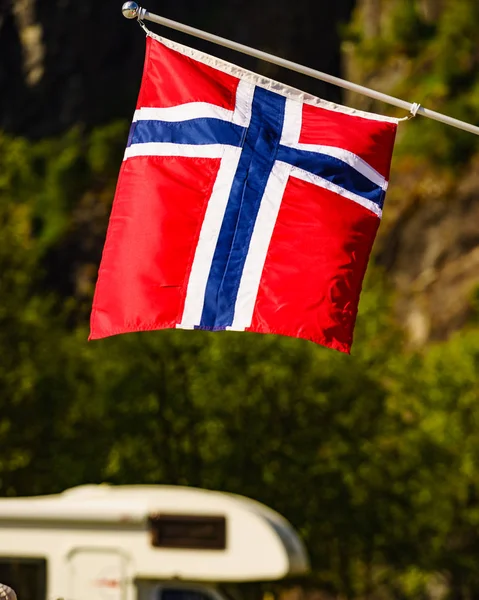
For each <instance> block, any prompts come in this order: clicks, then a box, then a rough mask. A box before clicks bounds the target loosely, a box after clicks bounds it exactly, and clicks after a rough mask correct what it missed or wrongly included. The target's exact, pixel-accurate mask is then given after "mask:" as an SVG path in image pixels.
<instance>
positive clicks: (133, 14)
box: [122, 2, 479, 135]
mask: <svg viewBox="0 0 479 600" xmlns="http://www.w3.org/2000/svg"><path fill="white" fill-rule="evenodd" d="M122 12H123V15H124V16H125V17H126V18H127V19H138V20H139V21H144V20H146V21H152V22H153V23H158V24H159V25H164V26H165V27H169V28H170V29H176V30H177V31H181V32H183V33H187V34H189V35H192V36H194V37H197V38H200V39H202V40H206V41H208V42H213V43H214V44H218V45H220V46H224V47H225V48H230V49H231V50H236V51H237V52H242V53H243V54H248V55H249V56H254V57H255V58H259V59H260V60H265V61H266V62H270V63H272V64H274V65H278V66H280V67H284V68H286V69H290V70H291V71H296V72H297V73H302V74H303V75H308V76H309V77H313V78H314V79H320V80H321V81H326V82H327V83H331V84H332V85H336V86H338V87H341V88H344V89H346V90H350V91H351V92H356V93H358V94H362V95H363V96H368V97H369V98H374V99H375V100H380V101H381V102H385V103H386V104H392V105H393V106H397V107H398V108H402V109H404V110H407V111H412V110H413V109H414V108H415V107H416V108H417V105H416V104H413V103H411V102H406V101H405V100H400V99H399V98H394V97H393V96H389V95H388V94H383V93H381V92H376V91H375V90H371V89H370V88H367V87H364V86H362V85H358V84H357V83H351V82H350V81H346V80H345V79H340V78H339V77H334V76H333V75H328V74H327V73H322V72H321V71H316V70H315V69H310V68H309V67H304V66H303V65H300V64H298V63H295V62H292V61H290V60H286V59H284V58H280V57H279V56H274V54H268V53H267V52H263V51H261V50H256V49H255V48H250V47H249V46H245V45H243V44H239V43H238V42H233V41H231V40H227V39H226V38H222V37H220V36H218V35H214V34H213V33H207V32H206V31H202V30H201V29H196V28H195V27H190V26H189V25H183V24H182V23H178V22H177V21H172V20H171V19H167V18H166V17H160V16H159V15H154V14H152V13H150V12H148V11H147V10H146V9H145V8H141V7H140V6H138V4H137V3H136V2H125V4H123V7H122ZM417 114H418V115H422V116H423V117H428V118H429V119H434V120H435V121H440V122H441V123H445V124H446V125H451V126H452V127H457V128H458V129H463V130H464V131H468V132H469V133H474V134H475V135H479V127H477V126H476V125H471V124H470V123H466V122H465V121H460V120H459V119H454V118H452V117H448V116H446V115H443V114H441V113H438V112H436V111H434V110H429V109H428V108H424V107H423V106H419V108H418V109H417Z"/></svg>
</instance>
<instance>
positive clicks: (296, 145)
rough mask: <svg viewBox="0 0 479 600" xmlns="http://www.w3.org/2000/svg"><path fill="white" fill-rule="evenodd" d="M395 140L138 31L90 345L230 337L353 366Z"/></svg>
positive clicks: (376, 123)
mask: <svg viewBox="0 0 479 600" xmlns="http://www.w3.org/2000/svg"><path fill="white" fill-rule="evenodd" d="M396 128H397V120H396V119H392V118H388V117H381V116H379V115H374V114H371V113H364V112H360V111H356V110H353V109H349V108H346V107H343V106H337V105H334V104H331V103H328V102H325V101H323V100H320V99H318V98H314V97H312V96H308V95H307V94H304V93H302V92H299V91H298V90H295V89H292V88H289V87H287V86H284V85H282V84H279V83H276V82H274V81H272V80H269V79H265V78H262V77H261V76H259V75H256V74H254V73H251V72H248V71H245V70H243V69H241V68H239V67H236V66H234V65H231V64H229V63H225V62H223V61H220V60H219V59H216V58H213V57H211V56H209V55H205V54H203V53H200V52H198V51H195V50H192V49H190V48H186V47H184V46H180V45H178V44H175V43H173V42H170V41H167V40H164V39H161V38H156V36H154V35H153V34H149V35H148V37H147V51H146V60H145V68H144V74H143V80H142V84H141V90H140V93H139V98H138V103H137V108H136V111H135V115H134V119H133V124H132V127H131V130H130V135H129V139H128V145H127V149H126V152H125V157H124V161H123V164H122V167H121V171H120V176H119V180H118V185H117V190H116V195H115V199H114V203H113V209H112V213H111V217H110V223H109V228H108V233H107V238H106V242H105V247H104V251H103V257H102V261H101V266H100V271H99V276H98V282H97V286H96V291H95V297H94V302H93V309H92V315H91V333H90V339H97V338H103V337H106V336H110V335H115V334H120V333H127V332H133V331H149V330H155V329H166V328H183V329H206V330H212V331H216V330H236V331H254V332H258V333H275V334H282V335H288V336H294V337H298V338H305V339H308V340H311V341H313V342H316V343H319V344H322V345H324V346H327V347H330V348H334V349H336V350H340V351H342V352H347V353H349V352H350V348H351V344H352V338H353V330H354V324H355V320H356V314H357V309H358V302H359V296H360V292H361V286H362V282H363V277H364V274H365V271H366V267H367V263H368V259H369V255H370V252H371V248H372V245H373V242H374V239H375V236H376V232H377V229H378V226H379V223H380V218H381V215H382V207H383V202H384V196H385V192H386V188H387V183H388V177H389V168H390V162H391V156H392V151H393V145H394V139H395V134H396Z"/></svg>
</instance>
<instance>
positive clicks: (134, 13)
mask: <svg viewBox="0 0 479 600" xmlns="http://www.w3.org/2000/svg"><path fill="white" fill-rule="evenodd" d="M139 8H140V7H139V6H138V4H137V3H136V2H125V4H123V6H122V7H121V12H122V13H123V16H124V17H126V18H127V19H136V18H137V17H138V9H139Z"/></svg>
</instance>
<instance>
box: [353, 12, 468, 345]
mask: <svg viewBox="0 0 479 600" xmlns="http://www.w3.org/2000/svg"><path fill="white" fill-rule="evenodd" d="M406 6H407V7H408V9H411V12H412V11H414V13H415V14H416V15H417V16H418V17H419V20H420V22H421V24H422V27H423V28H424V33H423V35H422V39H421V35H418V37H419V39H421V43H420V44H418V45H417V46H416V47H414V46H413V48H414V51H413V52H411V53H410V54H409V55H408V53H407V52H406V51H404V49H403V48H401V45H397V46H396V47H395V49H394V51H391V50H389V51H388V43H389V39H390V38H389V39H388V36H391V30H392V29H393V28H394V27H396V29H397V28H398V27H400V26H402V24H401V23H399V25H398V21H399V19H398V16H403V15H401V14H400V13H399V12H398V10H397V8H398V7H399V8H400V9H401V10H402V9H403V8H404V9H405V8H406ZM446 10H450V11H452V14H451V13H446V12H445V11H446ZM394 11H396V12H394ZM474 11H476V13H477V12H478V9H477V4H476V3H475V0H473V1H471V2H469V0H463V1H461V3H460V5H459V4H457V5H454V4H448V3H447V2H444V0H411V1H408V2H407V3H406V2H404V3H403V2H402V0H358V1H357V3H356V7H355V13H354V17H353V18H354V22H355V23H356V27H357V28H358V30H359V31H360V36H361V39H362V41H361V43H362V50H363V56H368V55H367V51H368V49H370V48H371V47H372V44H371V41H372V42H373V43H374V44H375V45H376V48H377V47H379V48H381V50H380V54H379V65H380V67H372V68H371V66H370V64H371V63H369V64H368V60H367V59H366V60H364V59H363V61H362V62H361V60H358V56H357V54H358V52H357V45H355V43H354V42H353V43H351V42H345V43H344V44H343V55H344V61H343V65H344V70H345V74H346V76H347V77H348V78H350V79H352V80H353V81H356V82H358V83H362V84H363V85H366V86H369V87H372V88H375V89H378V90H380V91H383V92H386V93H391V94H393V95H400V96H401V97H403V99H405V100H409V101H410V102H413V101H416V102H417V101H419V102H423V103H424V105H425V106H426V107H427V108H431V109H436V110H439V112H446V114H448V113H449V114H451V116H459V118H463V119H464V120H470V121H471V120H472V122H474V113H473V112H470V113H469V114H467V111H465V112H466V114H464V115H463V116H461V115H457V112H456V114H455V113H454V112H453V111H454V109H455V110H456V111H457V110H458V107H459V109H460V107H461V102H462V106H465V105H466V101H465V100H462V98H466V95H467V93H469V89H472V90H474V88H473V85H474V81H475V77H476V74H477V67H478V65H479V54H478V53H477V44H476V45H475V50H474V47H473V46H472V45H471V47H470V48H469V47H468V48H467V50H466V51H464V52H462V50H461V46H460V44H461V40H462V39H464V38H465V37H467V36H466V34H465V33H464V30H465V29H466V28H467V27H468V24H467V17H464V16H463V15H469V14H471V13H473V12H474ZM409 14H411V13H409ZM457 15H459V16H457ZM451 16H453V17H455V18H457V23H455V22H453V19H451V18H450V17H451ZM461 19H462V21H461ZM441 20H442V21H441ZM409 27H410V25H409ZM434 28H437V29H436V30H435V36H436V38H435V39H434V42H433V43H431V44H429V45H428V37H427V36H428V33H429V32H431V31H433V30H434ZM410 31H411V27H410V29H409V31H408V32H407V34H406V36H407V35H410V36H411V37H412V34H411V33H410ZM439 35H442V36H443V37H442V38H441V44H442V46H441V44H440V43H439V42H438V40H439V37H438V36H439ZM454 36H455V37H454ZM431 39H432V38H431ZM447 43H449V44H450V46H448V45H447ZM433 44H435V45H433ZM364 50H366V52H364ZM370 56H371V55H369V57H370ZM453 57H456V58H453ZM459 57H461V61H462V63H463V64H462V66H461V68H462V69H463V72H464V75H462V73H461V77H462V79H461V78H460V77H459V75H458V73H459V72H460V70H459V69H458V70H457V72H454V73H453V75H454V77H455V78H456V79H457V81H460V82H461V83H460V87H458V84H456V85H454V84H452V85H451V87H450V89H449V90H447V85H448V84H449V82H448V79H447V77H445V76H443V75H442V73H441V72H440V70H439V68H438V70H437V71H435V70H434V69H435V67H436V65H437V64H438V63H440V61H442V63H441V65H442V66H441V67H440V68H442V69H443V70H444V71H446V68H449V69H452V67H451V62H450V61H451V59H452V61H456V64H459ZM445 60H447V61H449V64H447V65H446V67H444V64H445V63H444V61H445ZM418 73H419V77H418ZM421 74H422V76H421ZM441 76H443V80H441ZM434 77H436V81H438V82H440V85H441V86H443V87H442V88H439V87H436V88H432V91H429V90H428V88H427V87H426V86H421V80H422V81H427V80H429V81H431V80H433V78H434ZM418 81H419V83H418ZM452 81H454V78H452ZM456 88H458V89H456ZM398 90H399V91H398ZM414 90H418V92H419V93H422V94H427V93H428V92H429V93H430V95H431V96H432V100H431V99H430V98H429V97H426V99H424V96H421V97H416V96H415V97H408V96H403V94H404V93H405V94H408V95H410V96H414V95H415V94H416V92H415V91H414ZM436 90H439V91H436ZM435 94H436V95H435ZM475 95H476V94H475V92H474V91H473V93H472V97H474V96H475ZM448 98H449V100H450V106H449V105H446V107H445V108H444V109H443V110H441V109H442V108H443V107H442V105H441V103H442V101H446V102H447V99H448ZM345 101H346V103H350V104H353V105H354V106H357V107H358V108H363V109H364V110H374V109H378V107H377V106H375V104H374V102H373V101H371V100H369V99H368V98H365V97H358V96H355V95H349V96H346V98H345ZM431 103H432V104H431ZM451 106H452V108H451ZM379 110H381V111H385V112H387V114H393V112H394V109H392V108H391V107H381V108H379ZM397 114H398V113H397ZM476 115H477V113H476ZM476 118H477V117H476ZM421 120H424V117H417V118H416V119H415V120H414V121H409V122H407V123H404V124H400V127H399V131H398V142H399V143H398V144H397V146H400V143H401V139H403V135H404V134H405V133H406V128H407V129H408V133H409V136H410V137H409V139H410V140H411V138H414V137H416V138H417V137H420V136H421V135H423V133H424V131H425V130H424V129H421V128H420V127H422V125H424V123H420V121H421ZM429 123H431V121H429ZM476 124H477V122H476ZM440 127H441V128H442V130H441V132H440V136H441V137H440V138H439V137H438V136H437V135H436V136H435V137H434V136H432V137H430V139H429V140H428V142H427V150H426V156H421V155H419V154H420V153H417V155H416V153H415V152H414V148H416V147H417V146H419V144H415V143H414V140H413V143H412V144H411V143H410V148H411V149H410V150H409V151H406V152H402V153H401V152H400V153H399V156H397V157H396V159H395V160H393V169H392V173H391V181H390V186H389V191H388V196H387V198H386V206H385V211H384V220H383V224H382V226H381V228H380V234H379V239H378V243H377V244H376V246H375V250H374V252H375V258H376V260H377V261H378V262H379V263H380V264H382V265H383V266H385V267H386V269H387V270H388V272H389V273H390V275H391V278H392V280H393V282H394V284H395V287H396V290H397V297H398V300H397V310H398V315H399V317H400V319H401V321H402V322H403V323H404V324H405V326H406V328H407V330H408V333H409V338H410V340H411V342H412V343H413V344H414V345H422V344H423V343H425V342H426V341H429V340H440V339H445V338H447V337H448V336H449V335H450V334H451V333H452V332H453V331H455V330H457V329H459V328H461V327H463V326H464V325H465V324H466V323H468V321H469V320H470V317H471V315H472V314H473V311H474V313H475V312H476V311H477V289H478V286H479V152H478V151H479V144H477V143H476V144H475V146H474V143H475V142H477V140H476V138H474V136H473V135H472V134H466V135H467V136H470V137H469V138H468V139H467V143H468V144H469V143H471V147H472V151H468V153H465V155H464V157H462V156H461V144H460V143H458V140H459V138H458V137H457V130H455V129H453V128H452V127H449V126H447V125H440ZM438 139H439V141H440V142H442V143H444V144H446V145H447V144H449V145H450V146H451V147H452V148H453V153H455V154H456V155H457V156H458V157H461V158H459V159H458V160H456V161H454V160H453V161H451V160H449V161H448V164H443V165H441V164H440V163H439V162H435V161H434V159H432V160H430V159H429V158H430V157H432V156H433V155H434V153H435V148H434V142H435V141H436V143H437V140H438ZM461 139H462V140H464V139H465V138H464V137H463V138H461ZM428 154H429V157H428ZM471 155H472V158H471ZM451 163H455V164H454V167H453V168H451Z"/></svg>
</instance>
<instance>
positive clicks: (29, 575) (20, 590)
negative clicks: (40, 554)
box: [0, 556, 47, 600]
mask: <svg viewBox="0 0 479 600" xmlns="http://www.w3.org/2000/svg"><path fill="white" fill-rule="evenodd" d="M46 580H47V561H46V560H45V559H43V558H23V557H22V558H11V557H5V556H0V581H1V582H2V583H3V584H5V585H8V586H10V587H11V588H13V589H14V590H15V591H16V593H17V597H18V598H21V600H45V597H46Z"/></svg>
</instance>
